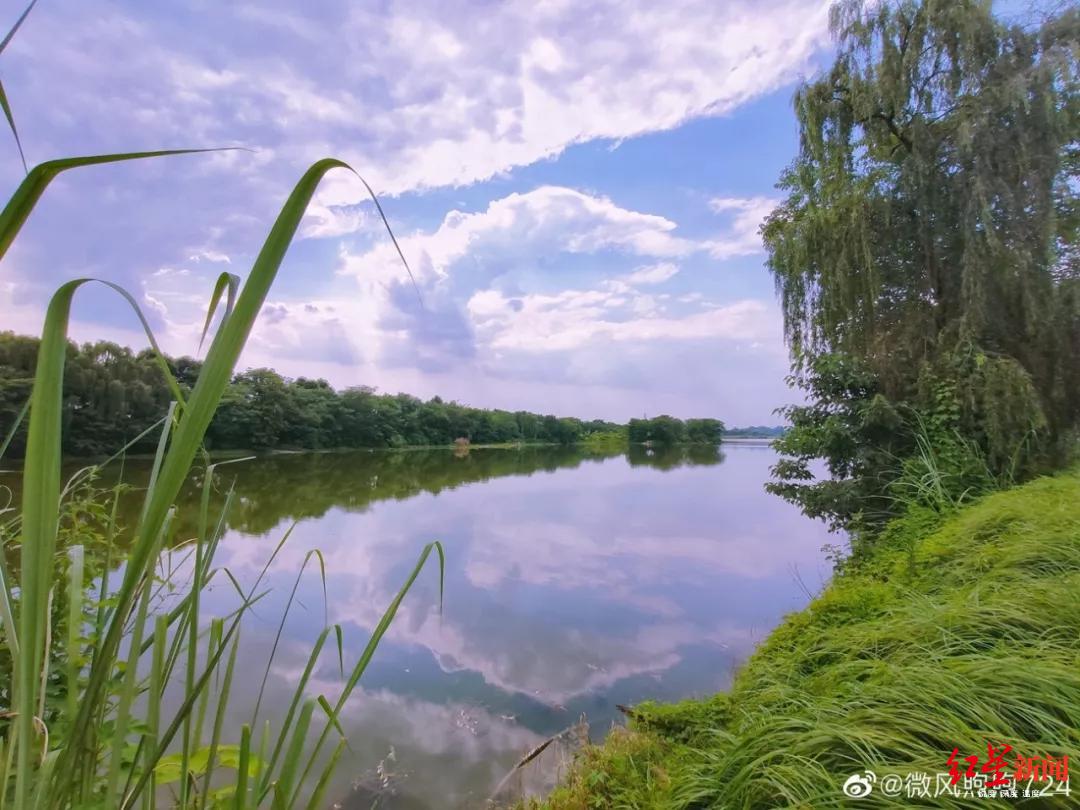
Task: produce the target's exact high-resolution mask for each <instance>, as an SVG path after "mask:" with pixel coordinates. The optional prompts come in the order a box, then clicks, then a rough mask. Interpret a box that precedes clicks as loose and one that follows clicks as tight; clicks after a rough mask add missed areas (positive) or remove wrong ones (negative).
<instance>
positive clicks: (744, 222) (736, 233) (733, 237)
mask: <svg viewBox="0 0 1080 810" xmlns="http://www.w3.org/2000/svg"><path fill="white" fill-rule="evenodd" d="M779 202H780V201H779V200H778V199H777V198H775V197H765V196H759V197H714V198H713V199H712V200H710V201H709V207H710V208H711V209H712V210H713V211H715V212H716V213H718V214H721V215H723V216H726V217H728V218H730V220H731V224H730V225H729V228H728V232H727V233H726V234H725V235H724V236H723V237H721V238H719V239H715V240H713V241H712V242H711V243H710V245H709V252H710V253H711V254H712V255H713V256H715V257H716V258H717V259H730V258H732V257H734V256H749V255H752V254H754V253H759V252H760V251H761V250H762V245H761V224H762V223H763V222H764V221H765V217H767V216H768V215H769V214H771V213H772V211H773V209H774V208H776V206H777V204H778V203H779Z"/></svg>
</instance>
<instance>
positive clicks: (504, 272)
mask: <svg viewBox="0 0 1080 810" xmlns="http://www.w3.org/2000/svg"><path fill="white" fill-rule="evenodd" d="M740 216H742V212H741V211H740ZM732 230H733V231H734V232H735V235H734V236H731V237H730V240H731V241H734V240H736V239H744V236H743V235H742V234H741V233H738V230H739V226H738V224H737V223H736V225H735V226H733V228H732ZM678 231H679V228H678V225H677V223H676V222H674V221H672V220H670V219H668V218H667V217H664V216H661V215H658V214H654V213H648V212H641V211H635V210H631V209H628V208H624V207H621V206H619V205H618V204H617V203H616V202H614V201H613V200H611V199H610V198H608V197H604V196H598V195H591V194H587V193H585V192H582V191H579V190H576V189H571V188H566V187H562V186H542V187H540V188H537V189H534V190H533V191H530V192H525V193H514V194H510V195H508V196H506V197H504V198H502V199H498V200H495V201H493V202H491V203H490V204H489V205H488V206H487V208H486V209H484V210H482V211H477V212H462V211H452V212H451V213H450V214H448V215H447V216H446V217H445V218H444V219H443V221H442V223H441V224H440V225H439V226H438V227H437V228H436V229H434V230H432V231H430V232H417V233H414V234H411V235H408V236H405V237H404V238H402V239H401V240H400V242H401V246H402V249H403V250H404V251H405V253H406V255H407V256H409V257H410V261H411V263H412V267H413V271H414V273H415V275H416V280H417V282H418V283H419V284H420V286H421V288H422V290H423V294H422V298H421V299H419V300H418V299H417V297H416V296H415V295H414V291H413V290H412V288H411V284H409V283H408V281H407V278H406V276H405V274H404V271H403V269H402V267H401V265H400V261H399V259H398V257H397V253H396V251H395V250H394V248H393V247H392V246H391V245H389V244H388V243H385V242H383V243H380V244H378V245H377V246H376V247H373V248H371V249H370V250H367V251H364V252H362V253H358V254H352V253H349V252H345V253H343V255H342V262H341V272H342V273H343V274H346V275H350V276H353V277H354V278H356V280H357V282H358V284H359V285H360V286H361V287H362V290H363V297H364V298H365V299H367V300H369V301H372V302H374V303H373V304H372V306H373V307H374V308H375V309H376V311H377V312H378V313H379V314H378V315H377V316H376V318H377V320H378V322H379V323H380V325H381V328H382V332H383V334H382V336H381V338H380V340H381V341H382V343H383V345H384V346H392V347H393V352H392V353H391V355H390V356H384V359H385V360H388V361H390V362H396V363H413V364H419V365H421V367H424V368H430V369H437V368H439V367H440V366H445V365H449V364H453V363H455V362H461V361H463V360H468V359H470V358H472V357H473V356H475V355H477V354H479V355H480V356H482V357H486V359H487V360H488V361H491V362H492V363H494V361H495V360H497V359H498V357H497V355H498V353H499V352H500V351H504V350H510V351H525V352H532V353H547V352H557V351H566V350H570V349H576V348H580V347H583V346H585V345H587V344H590V343H594V342H607V341H616V342H648V341H658V340H659V341H669V340H683V341H691V340H703V339H704V340H710V339H721V340H733V341H739V340H741V341H750V342H753V341H758V340H761V339H763V338H764V337H765V336H766V335H769V334H771V328H772V325H773V324H772V318H771V313H770V312H769V310H768V307H766V306H765V304H763V303H762V302H761V301H757V300H751V299H742V300H737V301H734V302H729V303H726V304H709V305H707V306H706V307H705V308H703V309H702V308H698V309H696V310H695V311H694V312H684V311H680V309H679V308H678V307H676V309H674V310H672V309H671V308H670V306H669V304H668V303H667V301H668V299H669V298H670V296H668V297H667V298H664V299H661V298H660V297H659V296H655V295H647V294H644V293H642V292H639V291H638V290H637V289H636V288H637V287H639V286H647V285H659V284H663V283H665V282H668V281H670V280H671V279H673V278H674V277H675V276H676V275H677V274H678V273H679V269H680V268H679V265H677V264H675V262H673V261H671V259H673V258H678V259H680V260H687V259H688V258H690V257H694V256H697V257H698V259H699V262H706V263H707V262H708V261H709V260H708V257H709V256H710V255H712V254H714V253H715V252H716V245H717V244H719V243H720V242H721V241H723V240H725V239H729V237H728V236H726V235H723V234H722V235H721V236H720V237H718V238H717V239H691V238H688V237H685V236H682V235H680V234H679V232H678ZM642 257H644V258H649V259H654V260H659V261H654V262H653V263H651V264H647V265H641V264H639V261H640V259H641V258H642ZM540 265H543V266H544V271H543V274H542V276H540V277H539V278H538V275H539V274H537V273H535V272H533V271H534V269H535V268H537V267H538V266H540ZM596 266H605V267H607V268H608V269H607V271H606V272H602V273H598V272H597V271H596V270H595V268H596ZM623 268H632V269H631V272H629V273H626V272H625V270H624V269H623ZM709 269H710V270H711V269H712V268H709ZM582 281H586V282H591V283H588V284H586V285H582V284H581V282H582ZM553 285H554V286H556V289H555V290H553V291H548V290H546V289H539V288H541V287H551V286H553Z"/></svg>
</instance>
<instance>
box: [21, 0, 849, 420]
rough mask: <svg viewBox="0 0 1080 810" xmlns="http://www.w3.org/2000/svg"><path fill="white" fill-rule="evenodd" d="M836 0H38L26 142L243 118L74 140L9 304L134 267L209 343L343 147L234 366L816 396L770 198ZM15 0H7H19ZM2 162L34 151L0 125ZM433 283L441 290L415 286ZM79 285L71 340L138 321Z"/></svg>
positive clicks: (151, 301) (475, 391)
mask: <svg viewBox="0 0 1080 810" xmlns="http://www.w3.org/2000/svg"><path fill="white" fill-rule="evenodd" d="M825 9H826V4H824V3H822V2H819V1H818V0H760V2H754V1H753V0H746V2H726V1H724V0H722V1H721V2H717V0H711V1H710V0H706V1H705V2H696V0H678V1H676V2H665V3H655V2H650V1H648V0H642V2H627V1H625V0H624V1H623V2H593V1H592V0H579V1H576V2H568V1H566V0H542V1H541V2H521V3H495V2H470V3H465V2H449V3H448V2H442V3H435V2H430V1H428V2H422V1H421V0H417V2H413V3H408V4H398V3H389V2H370V3H356V2H344V1H343V0H341V1H339V0H320V1H319V2H311V3H305V4H298V3H292V2H277V1H276V0H265V1H263V2H258V3H255V2H252V3H244V2H230V3H220V2H212V0H176V2H171V3H168V4H157V3H144V2H136V1H135V0H128V2H95V3H85V2H78V0H41V2H39V4H38V6H37V7H36V8H35V9H34V11H33V13H32V14H31V16H30V17H29V18H28V20H27V22H26V24H25V25H24V26H23V28H22V30H20V32H19V35H18V36H17V38H16V39H15V40H14V41H13V42H12V44H11V45H10V46H9V48H8V50H7V51H6V52H5V53H4V54H3V57H2V61H0V70H2V71H3V73H2V76H3V81H4V85H5V88H6V90H7V92H8V96H9V98H10V100H11V103H12V106H13V107H14V110H15V113H16V118H17V122H18V124H19V127H20V133H21V135H22V137H23V142H24V146H25V148H26V152H27V156H28V159H30V160H31V162H39V161H41V160H45V159H48V158H52V157H59V156H64V155H70V154H89V153H98V152H107V151H128V150H135V149H154V148H167V147H183V146H230V145H240V146H245V147H248V148H249V149H251V150H254V151H252V152H248V151H236V152H228V153H220V154H214V155H209V156H206V155H203V156H195V157H181V158H172V159H167V160H159V161H154V162H145V163H142V164H141V165H135V164H131V165H121V166H112V167H102V168H95V169H89V170H84V171H82V172H79V173H69V175H67V176H65V177H63V178H61V179H60V180H58V181H57V182H56V183H55V184H54V185H53V186H52V187H51V188H50V190H49V193H48V194H47V195H46V197H45V198H44V200H43V201H42V203H41V204H40V205H39V207H38V209H37V210H36V211H35V213H34V215H33V217H32V218H31V220H30V222H29V223H28V224H27V226H26V228H25V229H24V231H23V233H22V234H21V236H20V238H19V240H18V242H17V243H16V245H15V247H14V248H13V249H12V250H11V252H9V254H8V256H7V258H6V259H5V262H4V264H3V265H2V266H0V314H2V319H0V328H3V329H15V330H16V331H20V332H30V333H32V332H37V331H38V329H39V327H40V320H41V317H42V314H43V312H44V307H45V304H46V302H47V300H48V296H49V295H50V293H51V292H52V290H53V289H55V287H56V286H57V285H58V284H59V283H61V282H62V281H64V280H66V279H69V278H73V277H77V276H86V275H91V276H96V277H100V278H107V279H110V280H112V281H116V282H119V283H121V284H123V285H124V286H126V287H127V288H128V289H130V290H131V291H132V292H133V293H134V294H135V295H136V296H137V297H138V298H139V299H140V301H141V303H142V304H143V306H144V308H145V310H146V312H147V314H148V316H149V317H150V319H151V322H152V323H153V325H154V328H155V332H156V334H157V335H158V336H159V338H160V340H161V342H162V344H163V345H164V347H165V348H166V349H167V350H168V351H170V352H172V353H177V354H179V353H194V352H195V350H196V347H197V344H198V333H199V329H200V326H201V320H202V318H203V316H204V313H205V309H204V307H205V305H206V300H207V298H208V296H209V292H210V289H211V288H212V285H213V279H214V278H215V277H216V276H217V274H218V273H219V272H221V271H222V270H230V271H232V272H235V273H238V274H240V275H241V276H243V275H244V274H245V273H246V272H247V269H248V267H249V266H250V263H251V261H252V259H253V258H254V255H255V254H256V253H257V251H258V248H259V246H260V244H261V240H262V238H263V237H264V236H265V234H266V232H267V230H268V229H269V227H270V224H271V223H272V222H273V219H274V216H275V214H276V211H277V209H278V207H279V206H280V204H281V202H282V201H283V199H284V197H285V196H286V195H287V193H288V191H289V189H290V187H291V185H292V183H293V182H294V181H295V180H296V178H298V177H299V175H300V174H301V173H302V172H303V170H304V169H305V168H306V166H307V165H308V164H310V163H311V162H312V161H314V160H316V159H318V158H321V157H326V156H335V157H339V158H341V159H343V160H346V161H348V162H349V163H350V164H352V165H353V166H354V167H356V168H357V169H358V170H359V171H360V172H361V173H362V174H363V175H364V176H365V177H366V178H367V179H368V180H369V181H370V182H371V184H372V185H373V186H374V187H375V189H376V190H377V191H378V192H379V193H380V196H381V197H382V198H383V203H384V207H385V209H386V212H387V214H388V216H389V218H390V221H391V223H392V225H393V227H394V230H395V233H396V234H397V235H398V237H399V239H400V241H401V244H402V247H403V249H404V250H405V253H406V255H407V257H408V259H409V261H410V264H411V265H412V267H413V271H414V274H415V276H416V283H417V285H418V286H419V289H420V293H421V296H420V300H418V297H417V295H416V292H415V291H414V290H413V288H412V285H411V284H410V282H409V279H408V277H407V276H406V275H405V272H404V270H403V268H402V267H401V265H400V263H399V262H398V261H397V260H396V258H395V255H394V253H393V250H392V246H391V245H390V244H389V242H388V240H387V239H386V237H385V235H384V233H383V232H382V230H381V226H380V225H379V224H378V220H377V217H376V216H375V214H374V211H373V209H372V207H371V206H370V205H369V204H368V203H366V202H365V201H364V192H363V187H362V186H361V185H360V184H359V183H358V182H357V181H355V180H354V179H352V178H351V177H350V176H348V174H347V173H345V172H338V173H336V174H333V175H332V176H331V177H330V178H329V179H328V181H327V182H326V183H325V184H324V186H323V187H322V189H321V190H320V192H319V195H318V197H317V198H316V201H315V205H314V206H313V208H312V210H311V212H310V214H309V216H308V218H307V219H306V220H305V222H304V224H303V226H302V231H301V238H300V239H299V240H298V241H297V242H296V243H295V244H294V246H293V248H292V250H291V252H290V254H289V256H288V258H287V260H286V262H285V265H284V266H283V268H282V272H281V274H280V276H279V281H278V283H277V285H276V286H275V288H274V290H273V291H272V293H271V296H270V300H269V302H268V304H267V307H266V308H265V309H264V312H263V314H262V316H261V317H260V322H259V324H258V325H257V327H256V329H255V332H254V335H253V337H252V340H251V343H250V344H249V347H248V349H247V350H246V352H245V354H244V356H243V358H242V360H241V367H245V366H262V365H266V366H271V367H273V368H276V369H277V370H279V371H280V372H282V373H283V374H286V375H288V376H300V375H305V376H321V377H325V378H327V379H329V380H330V381H331V382H332V383H334V384H335V385H337V386H339V387H341V386H346V385H353V384H368V385H374V386H376V387H378V388H379V389H381V390H388V391H399V390H402V391H408V392H410V393H414V394H417V395H419V396H424V397H427V396H431V395H434V394H440V395H442V396H443V397H445V398H456V399H459V400H461V401H464V402H468V403H470V404H476V405H484V406H497V407H507V408H527V409H530V410H537V411H545V412H557V413H562V414H570V415H576V416H581V417H586V418H588V417H604V418H612V419H620V420H622V419H626V418H628V417H631V416H639V415H641V414H649V415H655V414H658V413H661V412H667V413H672V414H675V415H678V416H683V417H688V416H704V415H710V416H718V417H720V418H723V419H724V420H725V421H727V422H728V423H729V424H746V423H762V422H766V423H771V422H774V421H776V419H775V417H773V416H772V414H771V412H772V410H773V409H774V408H775V407H777V406H779V405H782V404H784V403H786V402H790V401H792V400H793V399H795V398H797V394H796V392H793V391H790V390H789V389H788V388H787V387H786V385H785V383H784V377H785V375H786V373H787V369H788V361H787V354H786V350H785V347H784V344H783V338H782V330H781V323H780V316H779V312H778V308H777V305H776V302H775V298H774V293H773V284H772V280H771V278H770V276H769V274H768V272H767V271H766V269H765V267H764V255H763V253H762V251H761V245H760V240H759V238H758V235H757V228H758V225H759V223H760V221H761V218H762V217H763V216H764V215H765V214H766V213H767V212H768V211H769V210H770V208H771V206H772V205H774V204H775V201H776V196H777V191H776V190H775V188H774V183H775V182H776V179H777V177H778V176H779V173H780V172H781V170H782V169H783V167H784V166H785V165H786V164H788V163H789V162H790V160H791V159H792V157H793V156H794V154H795V150H796V146H797V133H796V129H795V122H794V117H793V114H792V112H791V97H792V93H793V91H794V89H795V87H796V86H797V84H798V83H799V82H800V81H802V80H804V79H805V78H807V77H809V76H811V75H813V73H814V72H815V71H816V70H818V69H820V67H821V65H822V64H824V62H825V61H826V59H827V56H828V38H827V36H826V31H825V26H826V11H825ZM10 12H11V10H9V13H10ZM0 150H2V151H0V175H2V180H3V181H4V182H5V183H6V184H7V186H8V187H9V188H13V187H14V185H15V184H16V183H17V182H18V181H19V179H20V175H21V166H20V164H19V161H18V155H17V153H16V151H15V148H14V144H10V143H0ZM421 301H422V303H421ZM123 307H124V305H122V304H120V303H118V302H117V300H114V299H113V298H110V297H109V295H107V294H106V293H104V292H103V291H102V292H88V293H87V294H86V295H85V296H83V297H82V298H81V299H79V300H78V302H77V304H76V312H75V316H74V320H73V323H72V335H73V337H74V338H76V339H77V340H80V341H81V340H90V339H96V338H105V339H111V340H116V341H118V342H122V343H126V344H129V345H133V346H141V345H144V343H145V341H144V339H143V338H142V337H141V334H140V332H139V330H138V328H137V324H136V322H135V320H134V318H133V317H132V316H131V314H130V313H129V312H125V311H124V308H123Z"/></svg>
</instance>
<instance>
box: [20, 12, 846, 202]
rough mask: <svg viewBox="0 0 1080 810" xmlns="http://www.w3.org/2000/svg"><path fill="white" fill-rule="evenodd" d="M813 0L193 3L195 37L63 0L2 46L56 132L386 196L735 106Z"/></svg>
mask: <svg viewBox="0 0 1080 810" xmlns="http://www.w3.org/2000/svg"><path fill="white" fill-rule="evenodd" d="M827 5H828V4H827V2H825V0H770V1H769V2H749V0H737V1H736V2H725V3H716V2H710V0H673V1H672V2H669V3H663V4H657V3H652V2H648V1H647V0H638V2H631V3H627V2H615V1H614V0H589V1H588V2H584V3H565V2H546V3H539V4H537V3H528V2H510V3H502V4H487V5H484V6H481V7H477V8H475V9H473V10H471V11H468V12H464V13H452V14H450V13H447V11H446V8H445V7H444V6H443V5H441V4H438V3H431V2H429V3H412V4H407V5H405V6H401V7H394V6H390V7H389V8H388V7H386V6H384V5H382V6H378V7H373V6H363V5H356V4H353V5H351V6H349V7H348V8H347V9H342V10H333V9H325V10H323V11H322V12H321V14H320V16H318V17H317V16H316V14H315V12H314V9H313V8H312V9H305V11H304V12H299V11H297V10H296V8H295V7H294V6H293V5H292V4H288V3H285V2H266V3H262V4H259V7H258V8H256V7H255V6H254V5H253V4H245V5H237V6H232V5H231V4H220V5H219V6H203V7H200V9H199V14H200V21H201V23H202V25H201V28H200V37H199V38H198V41H192V39H191V38H190V37H180V38H178V37H176V35H175V33H174V31H173V29H172V20H170V19H169V18H168V17H167V16H166V15H160V14H157V13H151V12H149V11H144V10H143V9H142V7H138V8H137V9H135V10H131V9H125V10H123V11H122V10H121V9H120V8H119V7H118V6H115V5H113V4H109V3H102V4H96V5H95V8H94V10H93V12H88V11H87V10H86V9H84V8H83V7H82V4H79V3H76V2H75V0H67V2H64V0H58V3H57V4H55V5H54V6H53V7H52V9H51V10H50V11H46V10H44V9H39V10H38V13H36V14H35V17H34V19H33V21H32V22H33V25H28V26H27V27H26V28H25V30H23V31H20V36H19V37H18V38H16V40H15V41H14V43H13V46H12V50H13V52H16V53H17V56H18V59H17V60H16V61H17V62H18V63H19V64H17V65H15V68H16V69H17V70H19V71H25V73H24V74H23V75H24V76H25V77H26V78H25V80H24V82H23V84H24V86H26V87H27V89H30V86H32V87H33V89H35V90H40V91H42V92H41V93H40V96H39V97H62V98H63V99H64V103H63V104H59V105H46V109H45V110H43V111H42V113H41V114H42V115H45V116H48V118H49V119H50V120H51V124H52V125H53V126H52V127H51V129H54V130H55V129H57V128H59V129H66V128H71V127H75V126H76V124H77V127H78V130H79V132H80V134H82V136H83V138H84V139H89V140H91V141H93V139H94V138H96V137H97V136H98V135H99V133H103V132H106V131H116V130H117V129H123V128H126V127H133V126H136V125H138V127H139V130H140V131H141V132H143V133H144V134H146V135H149V136H151V137H152V138H153V137H157V138H161V139H164V140H165V142H171V141H174V140H176V139H177V138H180V139H182V140H184V141H185V142H187V141H192V142H194V143H197V144H202V143H207V144H223V143H235V142H237V141H238V140H239V141H240V142H247V143H252V144H257V145H258V146H259V147H260V149H268V150H272V152H273V153H274V154H277V155H278V156H287V157H288V158H289V162H290V163H291V164H293V165H297V164H298V163H300V162H302V161H303V160H310V159H314V158H315V157H321V156H323V154H337V155H339V156H341V157H343V158H344V159H346V160H347V161H349V162H350V163H352V164H353V165H354V166H356V168H358V169H360V170H362V171H364V172H365V173H366V174H367V175H368V176H369V179H371V180H372V181H373V182H374V183H375V185H376V188H378V189H379V190H380V191H382V192H384V193H400V192H404V191H408V190H415V189H423V188H433V187H439V186H457V185H467V184H471V183H475V182H477V181H479V180H484V179H487V178H490V177H493V176H495V175H498V174H500V173H503V172H506V171H508V170H510V169H513V168H515V167H519V166H526V165H529V164H532V163H535V162H537V161H539V160H544V159H547V158H551V157H553V156H556V155H558V154H560V153H561V152H562V151H563V150H565V149H566V148H567V147H568V146H570V145H573V144H579V143H584V142H588V141H592V140H596V139H612V140H615V141H619V140H621V139H626V138H631V137H635V136H638V135H642V134H645V133H650V132H657V131H662V130H668V129H672V128H674V127H677V126H679V125H681V124H682V123H684V122H686V121H688V120H691V119H694V118H699V117H702V116H715V115H721V114H724V113H727V112H730V111H731V110H733V109H734V108H736V107H738V106H739V105H741V104H743V103H745V102H747V101H749V100H751V99H753V98H755V97H758V96H760V95H762V94H764V93H768V92H770V91H772V90H775V89H777V88H779V87H781V86H783V85H785V84H789V83H791V82H792V81H793V80H795V79H796V78H798V77H799V75H800V74H801V73H803V72H805V71H806V70H807V69H808V68H809V67H810V65H811V59H812V57H813V55H814V54H815V52H816V50H817V49H818V47H819V46H820V45H821V44H822V42H823V40H824V36H825V31H826V16H827V15H826V7H827ZM147 8H149V7H147ZM241 30H242V31H243V33H244V34H245V36H244V37H243V38H238V37H237V36H236V34H237V32H238V31H241ZM223 48H228V53H229V59H228V63H227V66H226V65H224V64H222V61H221V59H220V53H221V52H222V49H223ZM61 87H62V88H63V93H62V96H61V94H60V92H59V89H60V88H61ZM102 87H109V88H117V90H116V92H113V93H106V94H103V93H101V92H100V88H102ZM45 91H49V92H45ZM327 150H328V151H327ZM333 185H334V186H335V187H336V188H337V190H338V191H340V196H337V197H336V198H334V199H330V200H328V202H327V204H343V203H345V204H351V203H356V202H359V201H360V200H362V199H363V196H364V195H363V194H362V192H361V191H360V189H359V188H358V187H357V186H356V185H354V184H348V183H340V184H333Z"/></svg>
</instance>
